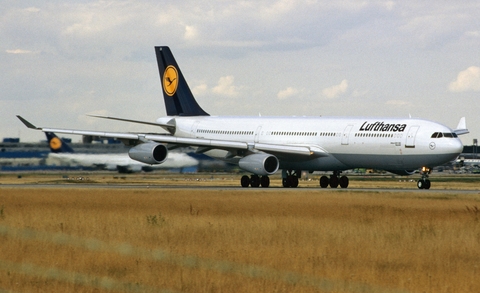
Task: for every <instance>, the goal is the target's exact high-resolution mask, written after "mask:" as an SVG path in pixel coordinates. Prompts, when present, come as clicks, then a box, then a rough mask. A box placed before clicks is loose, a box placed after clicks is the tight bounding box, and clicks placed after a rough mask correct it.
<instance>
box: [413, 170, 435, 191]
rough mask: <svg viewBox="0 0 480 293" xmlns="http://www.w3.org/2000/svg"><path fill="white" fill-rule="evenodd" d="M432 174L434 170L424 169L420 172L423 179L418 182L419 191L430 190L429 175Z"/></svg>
mask: <svg viewBox="0 0 480 293" xmlns="http://www.w3.org/2000/svg"><path fill="white" fill-rule="evenodd" d="M430 173H432V169H430V168H428V167H423V168H422V170H421V171H420V174H421V175H422V178H421V179H419V180H418V181H417V187H418V189H430V180H429V179H428V175H429V174H430Z"/></svg>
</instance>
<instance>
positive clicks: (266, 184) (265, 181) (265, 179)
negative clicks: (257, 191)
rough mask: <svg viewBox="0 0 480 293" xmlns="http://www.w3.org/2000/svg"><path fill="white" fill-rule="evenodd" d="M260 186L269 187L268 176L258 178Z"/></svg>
mask: <svg viewBox="0 0 480 293" xmlns="http://www.w3.org/2000/svg"><path fill="white" fill-rule="evenodd" d="M260 185H261V186H262V187H269V186H270V178H269V177H268V176H262V177H261V178H260Z"/></svg>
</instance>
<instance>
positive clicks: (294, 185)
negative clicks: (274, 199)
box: [290, 176, 298, 188]
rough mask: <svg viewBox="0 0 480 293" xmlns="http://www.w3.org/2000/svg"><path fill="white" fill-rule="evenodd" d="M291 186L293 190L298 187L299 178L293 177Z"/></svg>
mask: <svg viewBox="0 0 480 293" xmlns="http://www.w3.org/2000/svg"><path fill="white" fill-rule="evenodd" d="M290 186H291V187H293V188H296V187H298V177H297V176H292V179H291V184H290Z"/></svg>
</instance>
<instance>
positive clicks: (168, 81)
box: [163, 65, 178, 97]
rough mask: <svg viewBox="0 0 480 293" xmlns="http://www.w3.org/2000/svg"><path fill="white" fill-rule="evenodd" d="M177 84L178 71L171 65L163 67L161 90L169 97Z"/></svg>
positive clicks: (175, 89) (173, 92)
mask: <svg viewBox="0 0 480 293" xmlns="http://www.w3.org/2000/svg"><path fill="white" fill-rule="evenodd" d="M177 86H178V72H177V69H176V68H175V67H173V66H172V65H170V66H168V67H167V68H165V72H164V73H163V90H164V91H165V93H166V94H167V95H169V96H170V97H171V96H173V95H174V94H175V92H176V91H177Z"/></svg>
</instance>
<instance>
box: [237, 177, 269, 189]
mask: <svg viewBox="0 0 480 293" xmlns="http://www.w3.org/2000/svg"><path fill="white" fill-rule="evenodd" d="M240 184H241V185H242V187H248V186H252V187H260V186H262V187H268V186H270V178H269V177H268V176H266V175H265V176H262V177H260V176H258V175H252V176H250V177H248V176H247V175H243V176H242V179H240Z"/></svg>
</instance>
